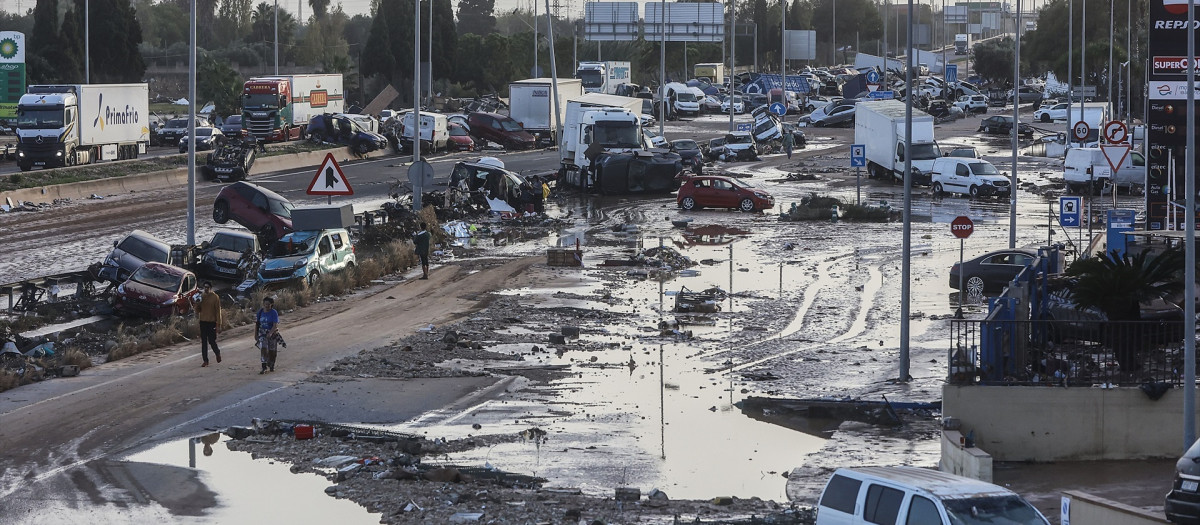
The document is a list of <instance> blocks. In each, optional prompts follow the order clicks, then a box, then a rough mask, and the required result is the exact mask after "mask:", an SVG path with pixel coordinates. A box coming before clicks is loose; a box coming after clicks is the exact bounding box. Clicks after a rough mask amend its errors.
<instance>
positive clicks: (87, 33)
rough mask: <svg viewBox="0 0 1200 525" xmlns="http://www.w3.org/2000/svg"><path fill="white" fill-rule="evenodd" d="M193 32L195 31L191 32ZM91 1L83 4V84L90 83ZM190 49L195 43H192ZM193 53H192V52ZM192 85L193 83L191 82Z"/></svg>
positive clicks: (194, 11)
mask: <svg viewBox="0 0 1200 525" xmlns="http://www.w3.org/2000/svg"><path fill="white" fill-rule="evenodd" d="M195 25H196V1H195V0H192V26H193V27H195ZM192 32H195V29H193V30H192ZM91 33H92V1H91V0H84V2H83V83H84V84H91V83H92V34H91ZM192 47H193V48H194V47H196V43H195V42H192ZM193 53H194V52H193ZM193 83H194V82H193Z"/></svg>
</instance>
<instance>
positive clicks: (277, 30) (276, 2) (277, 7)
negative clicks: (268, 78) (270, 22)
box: [275, 0, 279, 75]
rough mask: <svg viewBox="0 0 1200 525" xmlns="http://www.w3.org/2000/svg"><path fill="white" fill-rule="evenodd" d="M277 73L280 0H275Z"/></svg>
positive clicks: (276, 62)
mask: <svg viewBox="0 0 1200 525" xmlns="http://www.w3.org/2000/svg"><path fill="white" fill-rule="evenodd" d="M275 74H276V75H278V74H279V0H275Z"/></svg>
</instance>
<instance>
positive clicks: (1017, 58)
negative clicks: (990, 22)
mask: <svg viewBox="0 0 1200 525" xmlns="http://www.w3.org/2000/svg"><path fill="white" fill-rule="evenodd" d="M1016 33H1017V41H1016V45H1015V46H1014V49H1015V50H1014V51H1013V127H1012V134H1013V135H1012V174H1011V175H1010V176H1009V180H1008V184H1009V186H1008V188H1009V192H1008V249H1010V250H1015V249H1017V150H1018V148H1019V147H1020V142H1019V140H1020V137H1021V124H1020V121H1019V120H1017V118H1018V116H1019V113H1018V112H1017V109H1018V107H1019V106H1020V102H1021V0H1017V31H1016Z"/></svg>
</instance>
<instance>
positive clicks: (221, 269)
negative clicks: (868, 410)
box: [217, 266, 237, 273]
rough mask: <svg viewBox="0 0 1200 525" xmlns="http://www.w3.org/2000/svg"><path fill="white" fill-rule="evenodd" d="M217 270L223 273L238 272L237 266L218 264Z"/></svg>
mask: <svg viewBox="0 0 1200 525" xmlns="http://www.w3.org/2000/svg"><path fill="white" fill-rule="evenodd" d="M217 271H218V272H221V273H237V268H225V267H221V266H218V267H217Z"/></svg>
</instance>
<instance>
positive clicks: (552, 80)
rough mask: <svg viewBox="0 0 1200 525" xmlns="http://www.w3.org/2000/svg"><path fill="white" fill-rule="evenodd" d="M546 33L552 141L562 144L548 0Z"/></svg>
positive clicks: (556, 73) (552, 33)
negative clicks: (551, 109) (548, 46)
mask: <svg viewBox="0 0 1200 525" xmlns="http://www.w3.org/2000/svg"><path fill="white" fill-rule="evenodd" d="M431 1H432V0H431ZM546 35H547V36H549V37H550V91H551V93H550V96H551V97H552V98H551V99H550V100H551V101H552V102H553V103H554V143H555V144H562V142H560V141H559V135H560V134H561V133H562V109H561V108H559V107H558V68H557V67H556V64H555V62H554V53H555V51H554V12H553V11H551V10H550V0H546ZM430 60H431V61H432V60H433V59H432V58H430ZM538 191H541V190H538Z"/></svg>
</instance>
